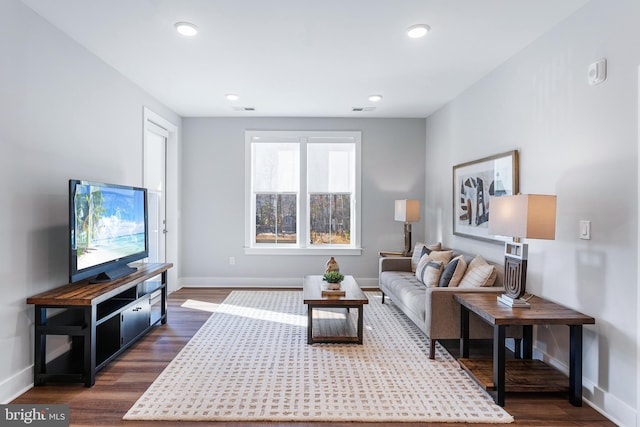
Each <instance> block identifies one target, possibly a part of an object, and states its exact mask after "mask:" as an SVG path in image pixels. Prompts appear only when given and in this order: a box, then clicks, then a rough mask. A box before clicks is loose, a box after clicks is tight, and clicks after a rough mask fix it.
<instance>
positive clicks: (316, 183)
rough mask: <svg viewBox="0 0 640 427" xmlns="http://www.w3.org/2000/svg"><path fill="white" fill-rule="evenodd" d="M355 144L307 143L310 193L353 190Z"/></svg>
mask: <svg viewBox="0 0 640 427" xmlns="http://www.w3.org/2000/svg"><path fill="white" fill-rule="evenodd" d="M355 167H356V164H355V144H347V143H342V144H307V186H308V187H307V190H308V191H309V192H310V193H345V192H349V193H352V192H354V191H355Z"/></svg>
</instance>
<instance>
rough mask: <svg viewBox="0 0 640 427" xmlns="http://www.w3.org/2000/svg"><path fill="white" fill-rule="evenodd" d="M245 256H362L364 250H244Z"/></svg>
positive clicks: (273, 248) (335, 248) (292, 248)
mask: <svg viewBox="0 0 640 427" xmlns="http://www.w3.org/2000/svg"><path fill="white" fill-rule="evenodd" d="M244 253H245V255H343V256H349V255H362V248H339V247H335V246H334V247H328V246H327V247H322V248H296V247H290V248H276V247H271V248H268V247H265V248H247V247H245V248H244Z"/></svg>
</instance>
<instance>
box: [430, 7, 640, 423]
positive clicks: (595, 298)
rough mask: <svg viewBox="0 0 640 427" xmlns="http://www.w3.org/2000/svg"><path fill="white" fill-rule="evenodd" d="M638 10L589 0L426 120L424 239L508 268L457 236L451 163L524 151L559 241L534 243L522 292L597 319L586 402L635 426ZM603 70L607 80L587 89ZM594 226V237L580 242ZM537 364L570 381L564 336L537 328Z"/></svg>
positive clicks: (588, 339)
mask: <svg viewBox="0 0 640 427" xmlns="http://www.w3.org/2000/svg"><path fill="white" fill-rule="evenodd" d="M638 18H640V6H639V3H638V2H637V1H630V0H629V1H626V0H614V1H611V0H593V1H592V2H590V3H588V4H587V5H586V7H585V8H583V9H582V10H581V11H579V12H578V13H577V14H576V15H574V16H572V17H570V18H569V19H568V20H567V21H565V22H564V23H562V24H561V25H560V26H559V27H557V28H555V29H554V30H553V31H551V32H550V33H548V34H546V35H544V36H543V37H542V38H540V39H539V40H537V41H536V42H534V43H533V44H532V45H530V46H529V47H528V48H526V49H525V50H524V51H522V52H521V53H520V54H518V55H516V56H515V57H513V58H512V59H510V60H509V61H508V62H507V63H505V64H503V65H502V66H501V67H499V68H498V69H496V70H495V71H494V72H492V73H490V74H489V75H488V76H486V77H485V78H484V79H482V80H481V81H480V82H478V83H477V84H476V85H474V86H473V87H472V88H470V89H469V90H467V91H466V92H464V93H463V94H462V95H460V96H459V97H458V98H457V99H456V100H455V101H454V102H452V103H450V104H449V105H447V106H446V107H445V108H442V109H441V110H440V111H438V112H437V113H436V114H434V115H432V116H430V117H429V118H428V119H427V124H426V129H427V153H426V171H427V180H426V200H427V216H426V221H425V226H426V230H425V233H426V236H427V240H428V241H436V240H440V239H442V240H444V242H445V243H446V244H447V245H450V246H453V247H457V248H464V249H468V250H471V251H476V252H481V253H483V254H486V256H487V257H488V258H490V259H493V260H500V259H501V258H502V251H503V247H502V246H500V245H493V244H490V243H483V242H479V241H475V240H471V239H467V238H463V237H457V236H453V235H452V225H451V219H450V218H451V215H452V195H451V192H452V190H451V185H450V184H449V182H448V181H447V182H446V185H442V181H441V179H440V177H442V176H445V177H449V176H450V174H451V167H452V166H453V165H455V164H459V163H463V162H467V161H470V160H474V159H478V158H482V157H485V156H488V155H492V154H497V153H501V152H504V151H508V150H512V149H518V150H519V151H520V157H521V158H520V191H521V192H522V193H543V194H544V193H547V194H557V196H558V211H557V234H556V240H555V241H542V240H529V242H528V243H529V252H530V256H529V267H528V268H529V272H528V283H527V289H528V290H529V291H530V292H533V293H534V294H537V295H540V296H542V297H545V298H548V299H550V300H553V301H557V302H559V303H562V304H565V305H567V306H569V307H571V308H574V309H576V310H579V311H581V312H584V313H586V314H588V315H591V316H593V317H595V318H596V325H595V326H589V327H586V329H585V331H584V380H585V381H584V385H585V397H586V398H587V399H589V400H590V401H591V402H592V403H593V404H594V405H596V406H597V407H598V408H600V409H602V410H604V411H605V412H606V413H608V414H609V415H610V416H611V417H613V419H614V420H616V421H617V422H619V423H620V424H622V425H637V424H636V412H637V400H638V396H637V389H638V383H637V379H638V368H637V360H638V353H637V348H638V330H637V322H638V320H637V319H638V294H637V283H638V281H637V259H638V258H637V257H638V249H637V236H638V225H637V221H638V209H637V206H638V197H637V194H638V185H637V183H638V175H637V172H638V171H637V164H638V163H637V158H638V83H637V82H638V65H639V64H640V49H638V40H640V26H639V25H638ZM601 57H606V58H607V60H608V78H607V80H606V81H605V82H604V83H602V84H600V85H598V86H589V85H588V84H587V81H586V77H587V66H588V65H589V64H590V63H591V62H593V61H595V60H596V59H599V58H601ZM581 219H585V220H591V222H592V239H591V240H589V241H587V240H580V239H579V238H578V222H579V220H581ZM537 331H538V332H537V342H536V348H537V350H538V352H539V354H540V355H541V356H542V357H544V358H545V359H546V360H548V361H550V362H551V363H553V364H556V365H558V366H560V367H561V368H562V369H563V370H565V371H568V369H567V366H568V345H567V340H568V331H567V328H566V327H550V328H548V329H547V328H538V329H537Z"/></svg>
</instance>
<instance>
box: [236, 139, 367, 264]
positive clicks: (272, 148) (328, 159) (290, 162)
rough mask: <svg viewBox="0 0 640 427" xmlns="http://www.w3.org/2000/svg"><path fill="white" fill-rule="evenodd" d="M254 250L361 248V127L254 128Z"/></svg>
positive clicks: (250, 199) (250, 200)
mask: <svg viewBox="0 0 640 427" xmlns="http://www.w3.org/2000/svg"><path fill="white" fill-rule="evenodd" d="M246 164H247V170H246V174H247V189H246V193H247V196H246V197H247V204H246V206H247V214H246V215H247V220H246V224H247V232H246V236H247V238H246V240H247V242H246V243H247V244H246V252H247V253H269V254H272V253H282V254H305V253H313V254H318V253H321V252H322V250H323V249H325V250H328V251H327V253H329V252H330V253H343V254H350V253H352V254H359V253H360V252H361V250H360V232H359V227H360V212H359V193H360V132H274V131H247V132H246Z"/></svg>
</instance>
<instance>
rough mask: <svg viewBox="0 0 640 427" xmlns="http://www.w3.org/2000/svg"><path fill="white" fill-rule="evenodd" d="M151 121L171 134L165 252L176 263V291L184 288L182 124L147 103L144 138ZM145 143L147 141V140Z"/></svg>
mask: <svg viewBox="0 0 640 427" xmlns="http://www.w3.org/2000/svg"><path fill="white" fill-rule="evenodd" d="M147 123H152V124H153V125H155V126H159V127H161V128H163V129H165V130H166V131H167V133H168V135H167V150H166V153H167V154H166V166H165V167H166V186H167V187H166V189H165V197H166V212H165V215H166V221H167V222H166V225H165V229H166V230H167V233H166V235H165V236H166V240H165V255H166V260H167V262H169V263H173V268H171V269H169V270H168V271H167V287H168V291H169V292H173V291H175V290H178V289H179V288H180V284H179V283H178V278H179V277H180V274H179V273H180V257H179V255H180V252H179V250H178V248H179V242H180V227H179V217H178V215H179V206H180V200H179V194H180V193H179V191H178V188H179V177H180V173H179V164H180V163H179V153H180V150H179V148H180V147H179V143H180V139H179V128H178V126H177V125H175V124H173V123H171V122H170V121H169V120H167V119H165V118H164V117H162V116H160V115H159V114H157V113H155V112H154V111H153V110H151V109H149V108H147V107H143V128H142V137H143V141H144V133H145V130H146V127H147ZM143 145H144V144H143ZM142 167H143V168H144V153H143V156H142ZM141 180H144V169H141Z"/></svg>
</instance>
